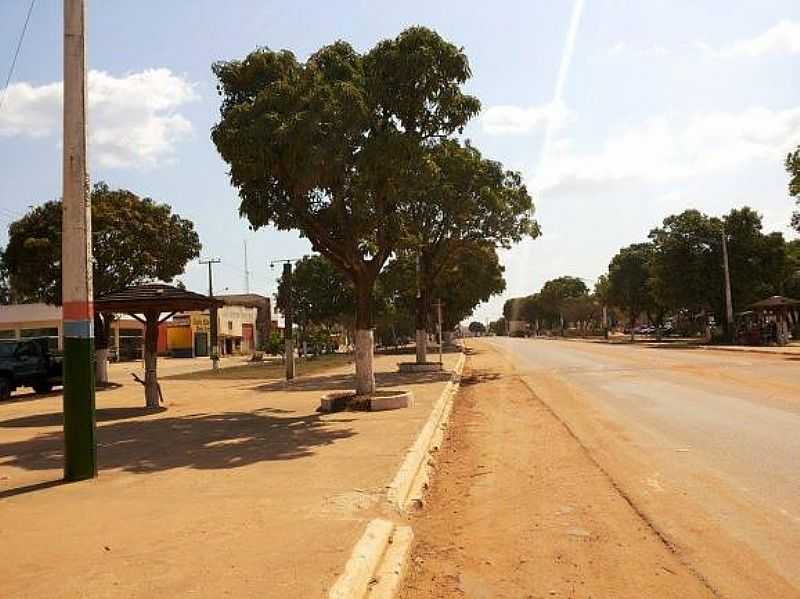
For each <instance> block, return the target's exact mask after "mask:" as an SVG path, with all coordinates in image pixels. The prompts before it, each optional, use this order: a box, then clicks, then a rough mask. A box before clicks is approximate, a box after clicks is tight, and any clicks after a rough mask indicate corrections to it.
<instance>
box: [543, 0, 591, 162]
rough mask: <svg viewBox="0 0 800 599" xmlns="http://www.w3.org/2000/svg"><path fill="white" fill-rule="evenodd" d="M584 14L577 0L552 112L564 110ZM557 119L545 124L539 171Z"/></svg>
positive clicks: (568, 30)
mask: <svg viewBox="0 0 800 599" xmlns="http://www.w3.org/2000/svg"><path fill="white" fill-rule="evenodd" d="M582 14H583V0H575V4H574V6H573V7H572V17H571V18H570V20H569V29H567V37H566V39H565V40H564V51H563V52H562V54H561V65H560V66H559V67H558V79H556V89H555V92H554V93H553V100H552V102H551V103H550V106H551V108H552V110H555V111H557V110H561V109H562V96H563V95H564V84H565V83H566V81H567V74H568V73H569V66H570V63H571V62H572V54H573V52H574V50H575V41H576V38H577V37H578V27H579V26H580V23H581V15H582ZM555 121H556V117H555V116H553V115H551V117H550V118H549V119H547V122H546V123H545V129H544V142H543V143H542V153H541V155H540V156H539V170H541V169H542V167H543V166H544V162H545V160H546V159H547V155H548V154H549V153H550V145H551V143H552V137H553V128H554V127H555Z"/></svg>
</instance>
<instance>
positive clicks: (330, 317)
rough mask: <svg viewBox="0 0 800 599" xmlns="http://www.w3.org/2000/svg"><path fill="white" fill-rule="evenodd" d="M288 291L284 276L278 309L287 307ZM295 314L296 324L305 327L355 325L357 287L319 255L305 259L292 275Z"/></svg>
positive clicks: (279, 285)
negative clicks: (349, 323)
mask: <svg viewBox="0 0 800 599" xmlns="http://www.w3.org/2000/svg"><path fill="white" fill-rule="evenodd" d="M287 294H288V289H287V287H286V281H285V280H284V277H283V275H281V278H280V279H279V280H278V293H277V297H276V300H277V306H278V308H280V309H281V310H284V309H285V308H286V298H287ZM292 311H293V316H294V321H295V322H296V323H297V324H298V325H299V326H300V328H301V329H302V328H304V327H306V326H307V325H309V324H317V325H324V326H326V327H328V328H330V327H332V326H334V325H336V324H343V325H344V324H346V323H348V322H351V321H352V319H353V315H354V313H355V301H354V298H353V288H352V286H351V285H350V282H349V281H348V280H347V279H346V278H345V277H344V275H343V274H342V273H341V271H339V270H338V269H336V268H335V267H334V266H333V264H331V262H330V260H328V259H327V258H325V257H324V256H320V255H319V254H314V255H311V256H304V257H303V258H302V259H301V260H299V261H298V262H297V263H296V264H295V266H294V270H293V272H292Z"/></svg>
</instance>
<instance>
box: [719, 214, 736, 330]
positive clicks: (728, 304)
mask: <svg viewBox="0 0 800 599" xmlns="http://www.w3.org/2000/svg"><path fill="white" fill-rule="evenodd" d="M726 237H727V236H726V235H725V228H724V227H723V229H722V265H723V268H724V269H725V325H726V329H727V333H728V340H729V341H733V337H734V330H733V300H732V299H731V273H730V269H729V267H728V241H727V239H726Z"/></svg>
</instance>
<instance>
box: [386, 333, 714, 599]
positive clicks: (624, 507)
mask: <svg viewBox="0 0 800 599" xmlns="http://www.w3.org/2000/svg"><path fill="white" fill-rule="evenodd" d="M478 347H479V349H477V351H476V352H475V353H473V354H472V355H471V356H470V358H469V360H468V362H467V370H466V372H465V378H464V381H463V383H462V385H463V386H462V390H461V392H460V393H459V397H458V399H457V401H456V404H455V409H454V414H453V419H452V421H451V426H450V428H449V430H448V436H447V441H446V443H445V445H444V447H443V449H442V450H441V454H440V455H439V458H438V462H437V464H438V465H437V474H436V477H435V479H434V483H433V487H432V490H431V493H430V495H429V500H428V501H427V504H426V506H425V509H424V510H423V511H422V512H420V513H419V514H418V515H416V516H415V517H414V522H413V526H414V530H415V535H416V542H415V547H414V551H413V555H412V562H411V568H410V573H409V576H408V577H407V579H406V581H405V586H404V588H403V591H402V593H401V597H403V598H406V599H412V598H413V599H424V598H426V597H431V598H432V597H437V598H439V597H460V596H463V597H469V598H471V599H473V598H474V599H481V598H492V599H494V598H498V599H499V598H504V597H513V598H515V599H519V598H534V597H614V598H625V597H630V598H637V599H638V598H641V597H680V598H682V599H689V598H693V597H713V596H715V591H714V589H712V588H710V587H709V586H708V583H707V582H706V581H705V580H704V579H703V577H702V575H700V574H699V573H698V572H697V571H695V570H694V569H693V568H692V567H691V566H690V565H688V564H687V562H686V561H685V560H684V559H682V557H681V556H680V555H678V554H676V553H675V552H674V550H673V548H672V547H671V546H670V545H669V544H668V543H667V542H665V540H664V539H662V538H661V537H660V536H659V534H658V532H657V531H656V530H654V529H653V528H652V527H651V526H650V524H649V523H648V522H647V520H646V519H645V518H643V517H642V515H640V514H639V513H638V512H637V509H636V507H635V506H633V505H631V504H630V503H629V501H628V500H627V499H626V497H625V496H624V495H623V494H622V493H620V490H619V489H618V488H617V487H616V485H615V483H614V482H613V480H612V479H611V478H609V476H608V475H606V473H605V472H604V471H603V470H602V469H601V468H600V467H599V466H598V465H597V463H595V461H594V460H593V458H592V457H591V455H590V453H588V452H587V451H586V450H585V449H584V448H583V447H582V446H581V445H580V444H579V443H578V442H577V441H576V439H575V438H574V437H573V436H572V435H571V433H570V431H569V430H568V429H567V428H566V427H565V426H564V425H563V424H562V422H561V421H560V420H559V419H558V418H557V417H556V416H555V415H554V414H553V413H552V412H551V411H550V409H549V408H548V407H547V405H545V404H544V403H543V402H542V401H540V400H539V398H537V396H536V395H535V394H534V393H533V392H532V391H531V389H530V388H529V387H528V386H527V385H526V383H525V382H524V381H523V380H522V378H521V377H520V376H519V375H518V374H515V372H514V371H515V369H514V366H513V365H512V363H511V362H510V361H509V360H508V359H507V358H506V357H505V356H504V355H503V354H501V353H500V352H499V351H498V350H497V349H495V348H493V347H492V346H490V345H488V344H481V345H479V346H478Z"/></svg>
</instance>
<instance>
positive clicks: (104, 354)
mask: <svg viewBox="0 0 800 599" xmlns="http://www.w3.org/2000/svg"><path fill="white" fill-rule="evenodd" d="M112 322H113V316H112V315H111V314H105V315H101V314H99V313H98V312H95V314H94V378H95V382H96V383H100V384H106V383H108V345H109V336H110V333H111V323H112Z"/></svg>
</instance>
